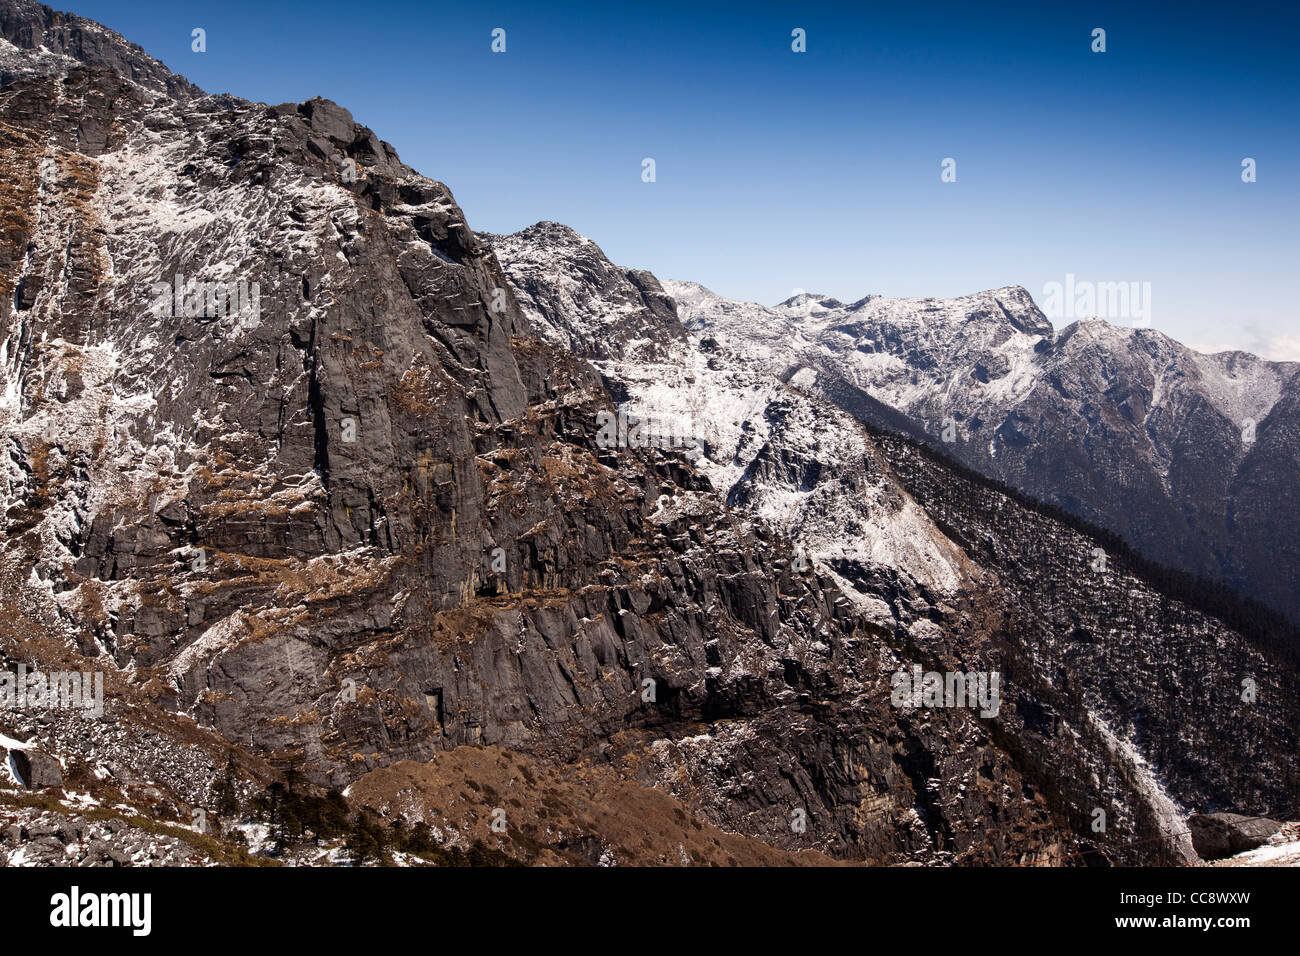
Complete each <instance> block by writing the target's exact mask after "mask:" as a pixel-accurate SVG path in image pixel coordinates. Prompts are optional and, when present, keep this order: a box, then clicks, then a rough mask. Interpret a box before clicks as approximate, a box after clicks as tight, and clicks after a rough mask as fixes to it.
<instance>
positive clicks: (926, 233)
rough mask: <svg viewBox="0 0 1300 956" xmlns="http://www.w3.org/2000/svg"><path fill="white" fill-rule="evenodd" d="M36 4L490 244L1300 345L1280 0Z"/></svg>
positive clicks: (1292, 105) (1289, 102)
mask: <svg viewBox="0 0 1300 956" xmlns="http://www.w3.org/2000/svg"><path fill="white" fill-rule="evenodd" d="M54 5H55V6H60V7H63V8H66V9H70V10H72V11H73V12H75V13H79V14H82V15H83V16H88V17H91V18H93V19H96V20H99V21H100V22H102V23H104V24H106V25H107V26H109V27H111V28H113V29H115V30H117V31H118V32H120V33H122V34H124V35H125V36H126V37H127V38H128V39H130V40H133V41H135V42H136V43H139V44H140V45H142V46H143V47H144V48H145V49H146V50H148V51H149V52H150V53H152V54H153V55H154V56H157V57H158V58H159V59H161V60H163V61H164V62H165V63H166V64H167V65H168V66H170V67H171V68H172V69H173V70H175V71H177V72H179V73H183V74H184V75H186V76H188V77H189V78H190V79H192V80H193V81H194V82H195V83H197V84H198V85H199V86H201V87H203V88H204V89H206V90H209V91H211V92H231V93H234V94H237V95H239V96H244V97H247V98H249V99H254V100H261V101H265V102H270V103H277V102H284V101H287V100H304V99H307V98H309V97H312V96H317V95H320V96H326V97H328V98H330V99H333V100H336V101H337V102H339V103H341V104H343V105H344V106H346V107H348V108H349V109H350V110H351V111H352V113H353V115H354V116H355V118H356V119H357V120H358V121H359V122H361V123H364V124H366V125H368V126H370V127H371V128H372V129H374V130H375V131H376V133H378V134H379V136H380V138H382V139H386V140H388V141H389V142H391V143H392V144H393V145H394V146H395V147H396V148H397V150H398V152H399V153H400V154H401V156H402V158H403V160H405V161H406V162H407V163H408V164H410V165H411V166H413V167H415V168H416V169H418V170H419V171H421V172H423V173H425V174H426V175H429V176H432V177H433V178H435V179H439V180H442V181H443V182H445V183H447V184H448V185H449V186H450V187H451V189H452V191H453V192H454V193H455V195H456V198H457V200H458V201H459V202H460V204H461V206H462V207H463V208H464V209H465V212H466V214H467V216H468V217H469V223H470V225H471V227H472V228H475V229H478V230H480V231H490V232H512V231H514V230H517V229H520V228H522V227H524V226H526V225H529V224H530V223H532V222H535V221H537V220H539V219H553V220H556V221H559V222H564V223H567V224H569V225H571V226H573V227H574V228H575V229H577V230H579V231H580V232H582V233H584V234H585V235H588V236H590V237H591V238H593V239H595V240H596V241H597V242H598V243H599V244H600V245H601V246H602V248H603V249H604V250H605V252H606V253H607V254H608V255H609V256H610V258H611V259H613V260H614V261H616V262H618V263H620V264H623V265H629V266H636V267H639V268H646V269H650V270H651V271H653V272H655V273H656V274H657V275H659V276H661V277H666V278H679V279H693V280H695V281H698V282H702V283H704V284H705V285H707V286H709V287H710V288H712V289H713V290H714V291H716V292H718V293H720V294H723V295H727V296H730V297H733V298H740V299H750V300H754V301H759V302H765V303H769V304H770V303H773V302H776V301H779V300H781V299H784V298H786V297H787V296H789V295H790V294H791V290H792V289H794V288H802V289H806V290H808V291H817V292H822V293H826V294H828V295H833V296H836V297H837V298H840V299H844V300H851V299H856V298H858V297H860V296H862V295H864V294H866V293H869V292H871V293H881V294H885V295H936V296H947V295H957V294H961V293H964V292H971V291H976V290H979V289H985V288H990V287H995V286H1001V285H1008V284H1019V285H1023V286H1025V287H1026V288H1027V289H1029V291H1030V292H1031V293H1033V294H1034V296H1035V298H1037V299H1039V300H1040V302H1041V300H1042V290H1043V286H1044V284H1045V283H1047V282H1051V281H1058V282H1064V280H1065V276H1066V274H1067V273H1073V274H1075V276H1076V277H1077V278H1078V279H1080V280H1091V281H1097V282H1102V281H1139V282H1150V283H1151V286H1152V325H1153V326H1154V327H1155V328H1158V329H1162V330H1164V331H1166V332H1168V333H1169V334H1171V335H1173V336H1174V337H1175V338H1179V339H1181V340H1183V341H1186V342H1189V343H1191V344H1202V345H1225V346H1226V345H1233V346H1238V347H1243V348H1248V349H1250V350H1253V351H1261V352H1266V351H1268V350H1269V349H1270V347H1272V348H1275V349H1276V350H1277V351H1278V352H1279V353H1280V352H1282V351H1283V350H1285V349H1287V348H1290V349H1291V350H1292V351H1293V353H1294V357H1296V358H1300V304H1298V303H1300V280H1298V279H1297V274H1298V273H1300V268H1298V265H1300V238H1298V235H1297V233H1298V231H1300V180H1298V176H1300V130H1298V120H1300V106H1298V104H1300V83H1298V82H1297V80H1298V78H1300V65H1298V64H1300V55H1297V53H1296V49H1297V46H1296V44H1297V42H1298V41H1297V37H1298V36H1300V5H1298V4H1296V3H1286V4H1280V3H1279V4H1267V5H1266V4H1252V3H1240V2H1236V3H1223V2H1221V3H1215V4H1211V3H1202V2H1196V0H1185V2H1179V3H1159V4H1151V5H1149V6H1148V5H1142V4H1133V3H1086V4H1058V3H1055V2H1051V0H1040V2H1035V3H1025V4H999V5H998V6H997V9H996V10H992V11H990V10H988V9H979V7H981V6H982V5H981V4H977V3H973V2H966V3H951V4H950V3H940V2H926V3H897V2H891V3H887V4H872V3H856V4H844V5H843V6H834V5H823V4H816V3H789V4H781V5H776V4H772V5H768V4H763V3H745V4H729V5H728V6H731V7H732V9H731V10H727V9H723V8H722V5H721V4H717V5H712V4H707V3H701V2H694V3H675V2H666V0H657V2H654V3H610V4H608V5H600V6H597V5H594V4H587V3H569V4H541V3H520V4H513V3H492V2H488V3H470V2H464V3H399V2H383V0H371V2H367V3H357V2H349V3H338V2H331V0H322V2H316V3H281V2H260V3H248V2H226V3H193V4H190V3H184V2H175V0H170V2H165V3H164V2H157V0H66V2H65V4H60V3H57V2H56V3H55V4H54ZM194 27H203V28H204V29H205V30H206V31H207V52H206V53H201V54H200V53H193V52H191V50H190V31H191V30H192V29H193V28H194ZM494 27H503V28H504V29H505V30H506V43H507V49H506V53H504V54H494V53H492V52H491V50H490V43H491V36H490V33H491V31H492V29H493V28H494ZM795 27H801V28H803V29H804V30H806V31H807V47H808V49H807V52H806V53H802V54H796V53H794V52H792V51H791V46H790V44H791V38H790V33H791V30H792V29H793V28H795ZM1095 27H1102V28H1104V29H1105V30H1106V42H1107V51H1106V52H1105V53H1104V54H1101V53H1093V52H1092V51H1091V44H1092V37H1091V33H1092V30H1093V28H1095ZM1248 156H1249V157H1252V158H1254V159H1255V160H1256V161H1257V164H1258V181H1257V182H1255V183H1253V184H1245V183H1243V182H1242V181H1241V161H1242V159H1243V157H1248ZM644 157H653V158H654V159H655V161H656V164H657V181H656V182H654V183H644V182H642V180H641V161H642V159H643V158H644ZM945 157H953V158H954V159H956V161H957V181H956V182H955V183H942V182H940V176H939V173H940V161H941V160H942V159H943V158H945ZM1057 324H1058V325H1061V324H1064V322H1063V321H1060V320H1058V322H1057ZM1288 340H1289V343H1290V344H1289V345H1288Z"/></svg>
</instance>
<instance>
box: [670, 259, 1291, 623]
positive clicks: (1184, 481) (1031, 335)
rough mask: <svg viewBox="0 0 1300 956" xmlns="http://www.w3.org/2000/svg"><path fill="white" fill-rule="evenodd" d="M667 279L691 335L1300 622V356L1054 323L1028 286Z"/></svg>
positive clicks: (1094, 324) (1100, 325)
mask: <svg viewBox="0 0 1300 956" xmlns="http://www.w3.org/2000/svg"><path fill="white" fill-rule="evenodd" d="M664 289H665V291H666V292H667V293H668V294H669V295H670V296H672V297H673V299H674V300H675V302H676V303H677V306H678V309H679V311H680V314H681V317H682V321H683V323H684V324H685V325H686V326H687V327H688V328H689V329H691V330H692V331H693V332H696V333H698V334H699V335H701V336H706V337H711V338H713V339H715V340H716V341H718V342H719V343H721V344H723V345H725V346H726V347H727V348H729V349H731V350H733V351H734V352H736V353H737V354H741V355H744V356H746V357H747V358H749V359H750V360H752V361H753V362H756V363H760V364H761V365H762V366H763V367H765V368H768V369H771V370H772V371H774V372H776V373H778V374H779V375H780V376H781V377H782V378H783V379H785V380H787V381H790V382H792V383H794V384H796V385H798V386H799V387H800V388H802V389H804V390H806V391H809V392H811V393H814V394H818V395H821V396H823V397H825V398H827V399H828V400H830V401H833V402H835V403H836V404H838V405H839V406H840V407H842V408H845V409H846V410H848V411H850V412H852V413H853V414H854V415H856V416H858V417H859V418H860V419H861V420H863V421H866V422H871V423H874V424H878V425H882V426H884V427H887V428H891V429H895V430H900V431H904V432H906V433H908V434H911V435H913V436H916V437H919V438H922V439H923V440H925V441H927V442H930V443H932V444H934V445H935V446H936V447H939V448H941V449H942V450H943V451H944V452H945V453H947V454H948V455H950V456H952V457H954V458H956V459H957V460H959V461H961V462H963V463H965V464H967V465H969V466H970V467H972V468H974V469H976V470H977V471H979V472H981V473H982V474H985V475H989V476H991V477H994V478H997V479H998V480H1000V481H1003V482H1005V483H1006V484H1008V485H1011V486H1013V487H1015V488H1018V489H1021V490H1022V491H1025V492H1026V493H1028V494H1030V495H1032V496H1034V497H1035V498H1038V499H1039V500H1042V501H1045V502H1050V503H1052V504H1055V505H1059V506H1060V507H1062V508H1064V509H1065V510H1067V511H1069V512H1071V513H1072V514H1075V515H1078V516H1079V517H1081V518H1084V519H1085V520H1087V521H1089V522H1091V523H1093V524H1096V525H1099V526H1101V527H1103V528H1106V529H1108V530H1110V531H1113V532H1114V533H1116V534H1118V535H1119V536H1120V537H1122V538H1123V539H1124V540H1125V541H1127V542H1129V543H1130V544H1131V545H1133V546H1134V547H1135V548H1137V549H1138V550H1139V551H1141V552H1142V553H1143V554H1145V555H1147V556H1149V557H1150V558H1152V559H1154V560H1156V561H1159V562H1160V563H1162V564H1166V565H1169V566H1171V567H1176V568H1180V569H1182V570H1185V571H1187V572H1189V573H1191V574H1194V575H1200V576H1204V577H1206V578H1209V579H1214V580H1218V581H1223V582H1225V583H1226V584H1228V585H1229V586H1231V587H1232V588H1234V589H1235V590H1237V591H1238V592H1239V593H1241V594H1243V595H1248V596H1250V597H1252V598H1256V599H1258V600H1260V601H1262V602H1264V603H1266V604H1268V605H1270V606H1272V607H1273V608H1275V609H1277V610H1279V611H1281V612H1283V613H1285V614H1286V615H1288V616H1289V617H1291V619H1292V620H1300V589H1298V588H1297V586H1296V585H1297V578H1298V575H1300V478H1298V477H1297V476H1300V364H1297V363H1295V362H1268V361H1264V360H1263V359H1260V358H1257V357H1256V356H1254V355H1249V354H1246V353H1244V352H1221V353H1218V354H1215V355H1203V354H1201V353H1199V352H1195V351H1193V350H1191V349H1189V348H1187V347H1186V346H1183V345H1181V344H1179V343H1178V342H1175V341H1173V340H1172V339H1170V338H1169V337H1168V336H1166V335H1164V334H1162V333H1160V332H1157V331H1154V330H1150V329H1132V328H1121V327H1117V326H1114V325H1111V324H1109V323H1107V322H1104V321H1099V320H1091V321H1078V322H1073V323H1071V324H1070V325H1068V326H1066V327H1065V328H1063V329H1061V330H1060V331H1056V330H1054V329H1053V328H1052V325H1051V323H1050V322H1048V321H1047V319H1046V318H1045V317H1044V315H1043V313H1042V312H1041V311H1040V310H1039V308H1038V307H1037V306H1036V305H1035V304H1034V301H1033V299H1032V298H1031V297H1030V295H1029V293H1028V292H1026V291H1025V290H1024V289H1022V288H1019V287H1008V288H1003V289H994V290H991V291H988V292H981V293H978V294H975V295H968V296H963V297H960V298H956V299H889V298H883V297H880V296H867V297H866V298H864V299H860V300H859V301H857V302H853V303H850V304H847V305H846V304H844V303H841V302H838V301H836V300H834V299H828V298H825V297H821V296H816V295H806V294H805V295H798V296H795V297H793V298H791V299H789V300H787V301H785V302H783V303H781V304H780V305H778V306H775V307H773V308H766V307H764V306H760V305H755V304H753V303H746V302H734V301H731V300H728V299H723V298H721V297H719V296H716V295H714V294H713V293H711V292H709V291H708V290H707V289H705V288H704V287H703V286H700V285H698V284H695V283H691V282H673V281H666V282H665V283H664ZM898 413H901V416H900V415H899V414H898Z"/></svg>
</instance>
